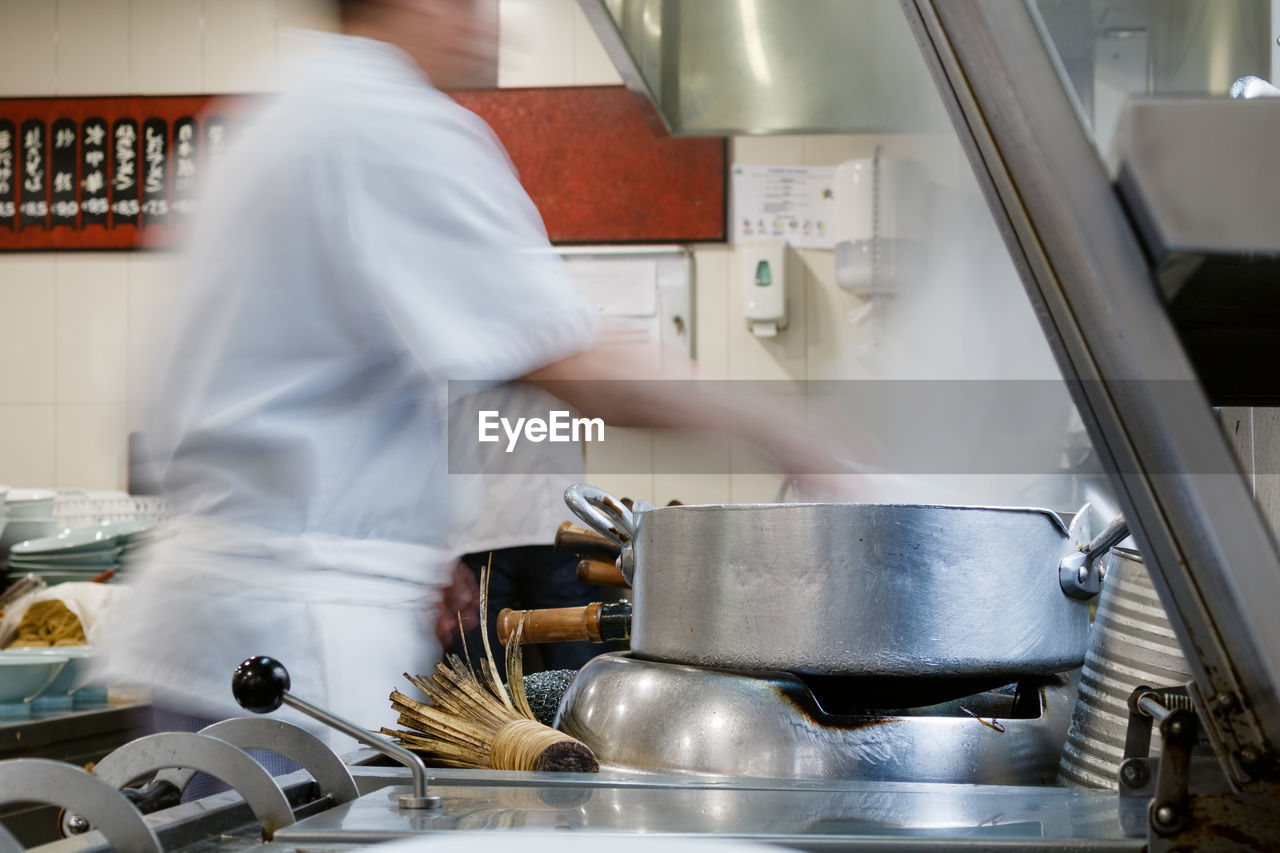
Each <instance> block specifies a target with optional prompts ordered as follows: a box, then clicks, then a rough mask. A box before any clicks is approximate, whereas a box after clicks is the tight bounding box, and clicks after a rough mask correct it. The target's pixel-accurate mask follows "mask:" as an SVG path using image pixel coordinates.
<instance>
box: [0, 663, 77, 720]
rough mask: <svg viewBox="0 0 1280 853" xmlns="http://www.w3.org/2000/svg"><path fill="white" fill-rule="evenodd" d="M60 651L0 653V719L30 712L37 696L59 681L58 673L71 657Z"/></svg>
mask: <svg viewBox="0 0 1280 853" xmlns="http://www.w3.org/2000/svg"><path fill="white" fill-rule="evenodd" d="M62 651H63V650H61V649H48V650H46V651H42V652H38V653H35V654H31V653H28V652H27V651H25V650H20V651H4V652H0V719H2V718H5V717H28V716H30V715H31V710H32V707H33V705H34V703H35V702H36V700H37V699H38V698H39V696H40V695H41V694H43V693H45V692H46V691H47V690H48V689H49V688H50V687H54V686H55V685H56V683H57V682H58V681H59V680H61V677H62V673H63V672H64V671H65V670H66V669H67V666H68V664H70V663H71V656H70V655H66V654H62V653H61V652H62ZM64 692H67V691H66V690H64ZM73 701H74V700H73Z"/></svg>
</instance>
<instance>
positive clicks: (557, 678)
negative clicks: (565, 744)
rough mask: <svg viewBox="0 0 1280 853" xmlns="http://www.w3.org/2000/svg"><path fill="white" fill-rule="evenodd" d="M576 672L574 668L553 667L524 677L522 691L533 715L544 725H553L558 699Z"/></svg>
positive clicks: (558, 705) (558, 704) (567, 687)
mask: <svg viewBox="0 0 1280 853" xmlns="http://www.w3.org/2000/svg"><path fill="white" fill-rule="evenodd" d="M577 674H578V671H577V670H574V669H553V670H549V671H547V672H535V673H532V674H530V675H526V676H525V677H524V693H525V697H526V698H527V699H528V700H529V707H530V709H532V711H533V716H534V717H535V718H537V720H538V722H540V723H542V724H543V725H544V726H554V725H555V721H556V710H557V709H558V708H559V707H560V699H561V698H562V697H563V696H564V692H565V691H566V690H568V689H569V683H570V682H571V681H573V677H574V676H575V675H577Z"/></svg>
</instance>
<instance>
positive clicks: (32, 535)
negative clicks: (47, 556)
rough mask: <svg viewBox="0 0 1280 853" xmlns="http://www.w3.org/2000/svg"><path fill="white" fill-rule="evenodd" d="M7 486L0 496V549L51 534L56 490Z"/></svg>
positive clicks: (54, 523)
mask: <svg viewBox="0 0 1280 853" xmlns="http://www.w3.org/2000/svg"><path fill="white" fill-rule="evenodd" d="M0 488H5V489H7V491H6V493H5V495H4V515H3V518H4V522H5V523H4V532H3V533H0V551H7V550H9V549H10V548H11V547H13V546H14V545H16V544H17V543H19V542H25V541H26V540H28V539H40V538H42V537H45V536H52V535H53V532H54V530H55V529H56V528H57V522H55V521H54V520H53V504H54V501H55V500H56V499H57V497H58V493H57V492H55V491H53V490H52V489H9V488H8V487H0Z"/></svg>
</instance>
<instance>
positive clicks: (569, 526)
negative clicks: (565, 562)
mask: <svg viewBox="0 0 1280 853" xmlns="http://www.w3.org/2000/svg"><path fill="white" fill-rule="evenodd" d="M554 547H555V549H556V550H557V551H565V552H567V553H570V554H577V555H578V556H579V557H587V558H588V559H592V560H602V561H607V562H610V563H611V562H613V561H614V560H616V559H618V554H619V553H620V552H621V551H622V549H621V548H619V547H618V546H617V544H615V543H614V542H612V541H610V540H609V539H606V538H604V537H603V536H601V535H600V534H599V533H596V532H595V531H592V530H583V529H582V528H581V527H574V526H573V523H572V522H569V521H566V522H564V523H562V524H561V525H560V527H559V529H558V530H556V538H555V546H554Z"/></svg>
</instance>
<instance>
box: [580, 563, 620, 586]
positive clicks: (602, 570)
mask: <svg viewBox="0 0 1280 853" xmlns="http://www.w3.org/2000/svg"><path fill="white" fill-rule="evenodd" d="M578 580H580V581H582V582H583V583H593V584H596V585H597V586H618V587H628V586H631V584H629V583H627V579H626V578H624V577H623V576H622V569H620V568H618V567H617V566H615V565H614V564H613V563H601V562H599V561H598V560H583V561H582V562H580V563H578Z"/></svg>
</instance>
